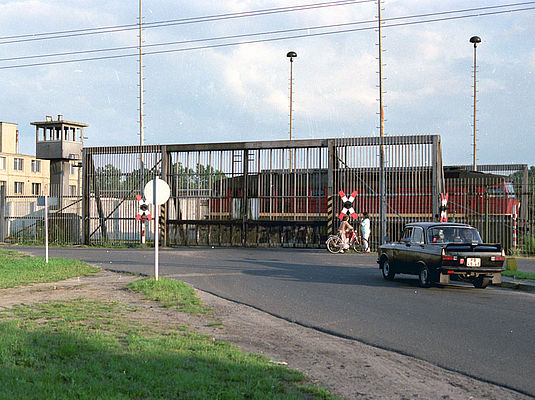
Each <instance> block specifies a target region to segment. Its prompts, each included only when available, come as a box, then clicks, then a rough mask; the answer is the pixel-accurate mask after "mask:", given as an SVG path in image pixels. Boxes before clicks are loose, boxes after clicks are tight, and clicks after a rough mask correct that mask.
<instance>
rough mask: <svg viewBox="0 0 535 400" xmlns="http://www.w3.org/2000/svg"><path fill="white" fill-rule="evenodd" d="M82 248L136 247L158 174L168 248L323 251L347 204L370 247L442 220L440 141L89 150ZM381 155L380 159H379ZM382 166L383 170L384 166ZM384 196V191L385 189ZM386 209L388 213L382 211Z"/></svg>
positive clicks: (147, 229)
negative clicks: (382, 234)
mask: <svg viewBox="0 0 535 400" xmlns="http://www.w3.org/2000/svg"><path fill="white" fill-rule="evenodd" d="M83 152H84V157H83V166H84V203H83V214H84V216H83V221H84V229H83V232H84V238H83V239H84V242H85V243H86V244H91V243H122V244H125V243H130V244H133V243H139V242H140V240H141V234H142V228H143V227H144V228H145V229H144V230H145V232H146V234H145V237H146V240H147V241H148V242H150V241H152V240H153V236H152V224H148V223H145V224H143V223H142V222H140V221H136V220H135V219H134V217H135V216H136V214H138V212H139V202H138V200H137V199H136V195H138V194H140V195H142V194H143V187H144V186H145V184H146V183H147V182H148V181H150V180H151V179H153V178H154V177H156V176H158V177H160V178H161V179H163V180H165V181H166V182H167V183H168V184H169V186H170V189H171V195H170V198H169V201H168V202H167V203H166V204H165V205H163V206H162V207H161V208H160V209H159V210H158V214H159V215H158V218H159V219H160V226H161V232H162V245H168V246H175V245H202V246H256V247H261V246H265V247H281V246H283V247H321V246H322V245H324V242H325V240H326V238H327V236H328V235H329V234H330V233H332V232H335V231H336V229H337V224H338V221H339V220H338V216H339V214H340V212H341V211H342V209H343V207H344V204H343V202H342V199H341V196H340V195H339V192H343V193H344V194H346V195H347V197H350V195H351V194H352V193H355V196H354V197H353V198H354V202H353V204H352V205H353V207H354V209H355V211H356V212H357V213H359V214H360V213H362V212H364V211H367V212H368V213H369V214H370V217H371V220H372V244H373V246H372V247H375V246H376V245H377V243H378V242H379V241H380V239H379V227H380V225H379V223H380V219H381V216H383V218H384V221H385V226H386V234H388V235H391V236H397V233H398V231H399V230H400V229H401V226H402V225H403V223H405V222H408V221H411V220H414V219H419V220H431V219H433V218H434V216H435V214H436V213H437V212H438V199H439V193H440V192H441V190H442V185H443V178H442V161H441V151H440V138H439V137H438V136H396V137H394V136H389V137H384V138H379V137H370V138H341V139H315V140H292V141H270V142H241V143H217V144H213V143H210V144H209V143H207V144H183V145H161V146H130V147H90V148H85V149H84V150H83ZM381 152H382V154H383V157H380V154H381ZM381 159H382V160H383V163H382V165H381V162H380V160H381ZM381 189H382V190H381ZM381 204H383V209H384V212H383V213H381V212H380V209H381Z"/></svg>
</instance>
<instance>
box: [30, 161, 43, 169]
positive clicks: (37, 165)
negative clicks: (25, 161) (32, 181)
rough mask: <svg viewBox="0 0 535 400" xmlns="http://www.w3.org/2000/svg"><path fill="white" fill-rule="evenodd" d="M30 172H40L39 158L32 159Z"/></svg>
mask: <svg viewBox="0 0 535 400" xmlns="http://www.w3.org/2000/svg"><path fill="white" fill-rule="evenodd" d="M32 172H41V160H32Z"/></svg>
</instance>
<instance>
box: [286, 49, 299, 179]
mask: <svg viewBox="0 0 535 400" xmlns="http://www.w3.org/2000/svg"><path fill="white" fill-rule="evenodd" d="M286 57H288V58H289V59H290V140H292V127H293V113H292V111H293V64H294V58H295V57H297V53H296V52H295V51H289V52H288V53H287V54H286ZM292 157H293V152H292V149H290V171H291V170H292V164H293V162H292V161H293V160H292Z"/></svg>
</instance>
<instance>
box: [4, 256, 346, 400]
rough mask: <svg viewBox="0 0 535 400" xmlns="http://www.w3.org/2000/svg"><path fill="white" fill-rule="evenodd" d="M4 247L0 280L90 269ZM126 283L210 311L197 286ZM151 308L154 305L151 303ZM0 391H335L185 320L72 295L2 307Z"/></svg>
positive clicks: (283, 394)
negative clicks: (159, 319)
mask: <svg viewBox="0 0 535 400" xmlns="http://www.w3.org/2000/svg"><path fill="white" fill-rule="evenodd" d="M49 261H50V262H49V264H48V265H47V264H46V263H45V262H44V259H42V258H33V257H29V256H25V255H22V254H20V253H17V252H15V251H10V250H2V249H0V288H7V287H12V286H19V285H29V284H32V283H36V282H51V281H55V280H60V279H66V278H68V277H72V276H80V275H88V274H94V273H96V272H97V271H98V270H99V269H98V268H94V267H91V266H89V265H87V264H85V263H81V262H78V261H73V260H66V259H50V260H49ZM132 290H139V291H141V292H143V293H146V295H147V296H149V297H151V298H152V299H154V300H157V301H161V302H162V304H163V305H165V306H167V307H178V308H181V309H183V310H189V311H190V312H206V309H205V308H204V307H203V305H202V303H201V302H200V300H199V299H198V298H197V297H196V296H195V293H194V291H193V289H191V288H190V287H188V286H187V285H185V284H184V283H183V282H176V281H173V280H170V279H160V280H159V281H158V282H156V281H154V279H142V280H140V281H138V282H136V284H134V285H133V289H132ZM154 312H158V311H157V310H155V311H154ZM0 365H1V368H0V399H21V400H25V399H73V398H75V399H91V400H93V399H199V400H200V399H202V400H204V399H335V398H336V397H334V396H333V395H331V394H330V393H328V392H327V391H325V389H323V388H320V387H317V386H314V385H309V384H308V383H307V381H306V378H305V376H304V375H303V374H302V373H300V372H298V371H295V370H292V369H289V368H287V367H284V366H280V365H274V364H272V363H270V362H269V360H268V359H267V358H265V357H264V356H261V355H257V354H244V353H242V352H241V351H239V349H238V348H236V347H235V346H233V345H231V344H229V343H225V342H221V341H217V340H215V339H214V338H212V337H208V336H204V335H199V334H198V333H195V332H192V331H191V330H190V329H189V328H188V327H185V326H182V325H176V326H168V325H161V324H150V325H149V324H146V323H143V322H142V321H140V320H138V319H137V318H136V308H135V307H132V306H129V305H126V304H123V303H119V302H107V301H89V300H85V299H75V300H69V301H52V302H43V303H35V304H30V305H26V304H25V305H20V306H17V307H13V308H10V309H0Z"/></svg>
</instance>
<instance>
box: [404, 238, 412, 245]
mask: <svg viewBox="0 0 535 400" xmlns="http://www.w3.org/2000/svg"><path fill="white" fill-rule="evenodd" d="M402 241H403V243H405V244H406V245H407V246H410V244H411V238H410V237H409V238H405V239H403V240H402Z"/></svg>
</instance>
